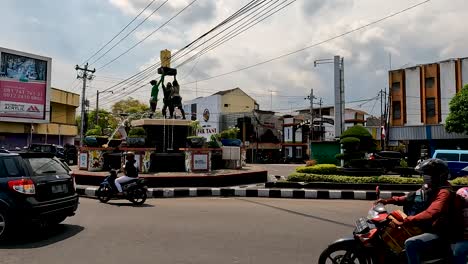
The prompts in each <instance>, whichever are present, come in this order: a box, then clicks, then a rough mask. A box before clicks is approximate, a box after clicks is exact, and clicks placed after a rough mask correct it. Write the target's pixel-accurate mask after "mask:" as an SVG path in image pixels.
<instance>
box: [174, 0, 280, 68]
mask: <svg viewBox="0 0 468 264" xmlns="http://www.w3.org/2000/svg"><path fill="white" fill-rule="evenodd" d="M278 1H279V0H276V1H275V2H273V4H274V3H276V2H278ZM264 2H266V1H265V0H263V1H260V2H257V3H253V5H252V6H251V8H252V10H253V12H252V13H254V12H256V11H257V10H258V9H259V8H258V7H260V8H263V7H264V6H261V5H262V4H263V3H264ZM271 2H272V1H269V2H267V3H271ZM254 8H256V9H254ZM249 11H250V10H249ZM246 13H247V11H245V12H244V13H242V15H244V14H246ZM252 13H250V14H247V15H246V16H245V17H244V18H242V19H240V20H238V21H237V22H235V23H233V24H231V25H230V26H229V27H227V28H225V29H224V30H222V31H221V32H219V33H217V34H216V35H214V36H212V37H211V38H209V39H207V40H205V41H204V42H203V43H201V44H199V45H198V46H195V47H193V48H192V49H191V50H189V51H187V52H186V53H185V54H182V55H181V56H180V57H178V58H177V57H174V58H173V62H175V61H177V60H178V59H180V58H181V57H183V56H185V55H187V54H189V53H190V52H192V51H194V50H196V49H197V48H199V47H200V46H202V45H204V44H205V43H207V42H209V41H210V40H212V39H213V38H215V37H217V36H218V35H220V34H221V33H223V32H225V31H226V30H228V29H230V28H231V27H233V26H235V25H236V24H238V23H239V22H241V21H243V20H245V19H246V18H247V17H248V16H250V15H251V14H252ZM238 18H240V15H239V16H238ZM197 54H198V53H197ZM197 54H195V55H193V56H192V57H195V56H196V55H197ZM192 57H191V58H192Z"/></svg>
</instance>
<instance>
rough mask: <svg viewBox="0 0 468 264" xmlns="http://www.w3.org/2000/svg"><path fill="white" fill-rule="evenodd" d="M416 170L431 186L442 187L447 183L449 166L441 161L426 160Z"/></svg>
mask: <svg viewBox="0 0 468 264" xmlns="http://www.w3.org/2000/svg"><path fill="white" fill-rule="evenodd" d="M414 169H415V170H416V171H417V172H419V173H420V174H422V175H423V178H424V183H426V184H429V185H435V186H440V185H441V184H444V183H445V182H446V181H447V179H448V175H449V168H448V165H447V163H446V162H445V161H443V160H441V159H427V160H424V161H422V162H421V163H419V164H418V165H417V166H416V168H414Z"/></svg>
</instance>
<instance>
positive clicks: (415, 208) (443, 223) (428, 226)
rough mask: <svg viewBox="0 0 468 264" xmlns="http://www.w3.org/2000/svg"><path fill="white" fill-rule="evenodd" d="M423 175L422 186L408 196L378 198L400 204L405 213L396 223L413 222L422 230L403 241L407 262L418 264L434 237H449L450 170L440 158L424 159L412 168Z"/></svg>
mask: <svg viewBox="0 0 468 264" xmlns="http://www.w3.org/2000/svg"><path fill="white" fill-rule="evenodd" d="M415 170H416V171H417V172H419V173H420V174H421V175H423V179H424V185H423V187H422V188H421V189H419V190H418V191H416V192H413V193H410V194H409V195H408V196H394V197H392V198H391V199H380V200H379V201H378V202H381V203H383V204H395V205H403V206H404V208H405V209H406V210H405V211H407V212H408V217H407V218H406V219H405V220H404V222H397V221H396V222H395V224H396V225H415V226H418V227H420V228H422V229H423V231H424V233H423V234H421V235H418V236H414V237H411V238H409V239H407V240H406V241H405V250H406V256H407V259H408V263H409V264H413V263H421V261H420V257H421V255H422V254H423V252H424V251H425V250H427V249H428V248H430V247H431V246H432V245H433V244H434V243H435V242H436V241H437V240H440V239H448V238H447V236H446V235H447V234H449V233H450V232H449V231H450V230H448V227H449V218H450V212H449V211H450V210H449V209H450V203H451V201H452V197H453V194H452V187H451V186H450V184H449V183H448V181H447V180H448V175H449V170H448V166H447V163H446V162H445V161H443V160H440V159H433V158H431V159H427V160H424V161H422V162H421V163H420V164H418V165H417V166H416V168H415Z"/></svg>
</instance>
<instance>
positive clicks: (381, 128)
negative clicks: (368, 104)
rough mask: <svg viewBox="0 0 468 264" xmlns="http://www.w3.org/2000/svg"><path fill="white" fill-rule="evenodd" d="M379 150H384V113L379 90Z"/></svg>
mask: <svg viewBox="0 0 468 264" xmlns="http://www.w3.org/2000/svg"><path fill="white" fill-rule="evenodd" d="M379 94H380V148H381V149H382V150H384V141H383V127H384V125H383V124H384V123H383V122H384V113H383V91H382V89H380V92H379Z"/></svg>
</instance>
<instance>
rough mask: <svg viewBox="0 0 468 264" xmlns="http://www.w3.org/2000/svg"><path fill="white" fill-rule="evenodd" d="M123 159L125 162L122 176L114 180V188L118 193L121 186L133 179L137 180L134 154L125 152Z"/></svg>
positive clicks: (120, 190) (120, 191)
mask: <svg viewBox="0 0 468 264" xmlns="http://www.w3.org/2000/svg"><path fill="white" fill-rule="evenodd" d="M125 159H126V160H127V162H126V163H125V167H124V174H125V175H124V176H121V177H119V178H117V179H115V187H117V190H118V191H119V193H122V184H123V183H126V182H129V181H131V180H133V179H135V178H138V169H137V168H136V164H135V162H136V160H135V154H134V153H133V152H127V154H126V157H125Z"/></svg>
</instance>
